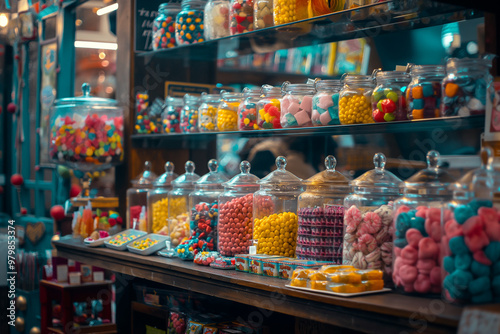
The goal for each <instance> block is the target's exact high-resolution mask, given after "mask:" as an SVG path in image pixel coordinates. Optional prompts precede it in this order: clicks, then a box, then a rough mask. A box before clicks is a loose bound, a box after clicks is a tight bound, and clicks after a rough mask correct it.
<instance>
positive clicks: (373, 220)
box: [363, 212, 382, 234]
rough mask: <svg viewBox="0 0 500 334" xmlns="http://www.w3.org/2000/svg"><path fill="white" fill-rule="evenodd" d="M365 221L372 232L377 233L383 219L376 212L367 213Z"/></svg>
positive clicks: (366, 226)
mask: <svg viewBox="0 0 500 334" xmlns="http://www.w3.org/2000/svg"><path fill="white" fill-rule="evenodd" d="M363 221H364V224H363V226H364V227H365V228H366V230H367V232H368V233H370V234H374V233H377V232H378V231H379V230H380V228H381V227H382V220H381V219H380V217H379V216H378V215H377V214H376V213H375V212H367V213H365V215H364V217H363Z"/></svg>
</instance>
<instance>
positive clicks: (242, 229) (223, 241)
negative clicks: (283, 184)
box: [218, 194, 253, 256]
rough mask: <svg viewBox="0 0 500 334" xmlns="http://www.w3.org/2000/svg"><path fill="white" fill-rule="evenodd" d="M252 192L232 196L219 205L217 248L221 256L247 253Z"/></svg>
mask: <svg viewBox="0 0 500 334" xmlns="http://www.w3.org/2000/svg"><path fill="white" fill-rule="evenodd" d="M252 212H253V194H248V195H245V196H242V197H237V198H234V199H232V200H230V201H228V202H225V203H223V204H222V205H221V207H220V212H219V227H218V247H219V248H218V249H219V252H220V253H221V255H223V256H234V255H236V254H248V247H249V246H251V244H252V234H253V227H252Z"/></svg>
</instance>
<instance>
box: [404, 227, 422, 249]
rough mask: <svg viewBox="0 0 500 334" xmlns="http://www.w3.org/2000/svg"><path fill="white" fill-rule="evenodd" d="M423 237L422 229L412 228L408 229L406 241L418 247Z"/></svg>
mask: <svg viewBox="0 0 500 334" xmlns="http://www.w3.org/2000/svg"><path fill="white" fill-rule="evenodd" d="M422 238H423V236H422V233H420V231H419V230H417V229H416V228H410V229H408V230H407V231H406V241H408V244H409V245H410V246H411V247H413V248H415V249H416V248H417V247H418V243H419V241H420V239H422Z"/></svg>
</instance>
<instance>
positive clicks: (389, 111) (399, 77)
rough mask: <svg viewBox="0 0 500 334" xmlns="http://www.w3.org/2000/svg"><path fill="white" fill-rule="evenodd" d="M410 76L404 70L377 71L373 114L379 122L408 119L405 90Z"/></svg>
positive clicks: (373, 95) (374, 118)
mask: <svg viewBox="0 0 500 334" xmlns="http://www.w3.org/2000/svg"><path fill="white" fill-rule="evenodd" d="M409 83H410V76H409V75H408V73H406V72H404V71H383V72H377V86H376V87H375V89H374V90H373V93H372V98H371V101H372V116H373V120H374V121H375V122H377V123H384V122H393V121H405V120H407V119H408V111H407V110H406V99H405V91H406V87H407V86H408V84H409Z"/></svg>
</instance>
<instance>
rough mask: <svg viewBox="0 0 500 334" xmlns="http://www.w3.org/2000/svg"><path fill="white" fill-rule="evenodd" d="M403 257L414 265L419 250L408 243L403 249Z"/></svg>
mask: <svg viewBox="0 0 500 334" xmlns="http://www.w3.org/2000/svg"><path fill="white" fill-rule="evenodd" d="M401 258H402V259H403V261H404V262H405V263H406V264H410V265H413V264H415V263H417V259H418V251H417V250H416V249H415V248H413V247H412V246H410V245H407V246H405V247H404V248H403V249H402V250H401Z"/></svg>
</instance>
